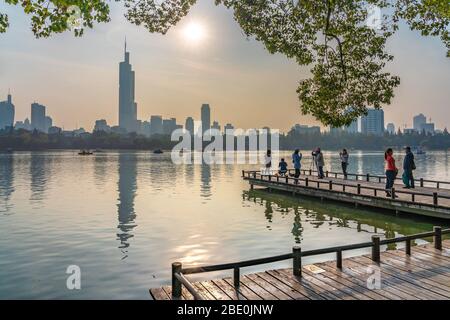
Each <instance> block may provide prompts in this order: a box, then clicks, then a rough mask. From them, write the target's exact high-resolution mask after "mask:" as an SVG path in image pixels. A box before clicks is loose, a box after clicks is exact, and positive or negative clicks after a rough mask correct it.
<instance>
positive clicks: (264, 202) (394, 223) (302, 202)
mask: <svg viewBox="0 0 450 320" xmlns="http://www.w3.org/2000/svg"><path fill="white" fill-rule="evenodd" d="M242 197H243V199H244V200H245V201H250V202H252V203H255V204H259V205H260V206H262V207H264V208H265V209H264V216H265V218H266V220H267V222H268V225H267V228H268V229H271V226H272V224H274V223H275V222H274V219H275V218H276V216H277V215H278V214H280V216H282V217H284V216H288V217H290V218H292V219H293V227H292V231H291V233H292V235H293V238H294V241H295V242H296V243H301V241H302V237H303V233H304V230H305V225H306V224H309V225H310V226H311V227H312V228H317V229H323V228H326V229H327V230H323V234H324V235H325V234H326V233H327V231H328V229H330V228H350V229H354V230H356V231H357V232H366V233H370V234H378V235H383V236H384V237H386V238H394V237H397V236H399V235H409V234H415V233H421V232H425V231H430V230H432V228H433V225H434V223H433V221H431V220H427V219H423V218H420V217H417V218H410V217H405V216H401V215H393V214H388V213H377V212H375V211H374V212H370V214H369V213H368V212H367V210H361V209H358V208H354V207H351V206H346V205H340V204H336V203H334V202H328V201H322V202H321V201H315V200H313V199H310V198H301V197H291V196H287V195H285V194H282V193H277V192H267V191H264V190H253V191H244V192H243V195H242ZM440 224H442V223H440ZM397 245H398V244H391V245H389V246H388V249H396V248H397Z"/></svg>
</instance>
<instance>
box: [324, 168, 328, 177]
mask: <svg viewBox="0 0 450 320" xmlns="http://www.w3.org/2000/svg"><path fill="white" fill-rule="evenodd" d="M325 177H327V178H328V170H327V171H325Z"/></svg>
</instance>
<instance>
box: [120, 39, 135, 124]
mask: <svg viewBox="0 0 450 320" xmlns="http://www.w3.org/2000/svg"><path fill="white" fill-rule="evenodd" d="M119 127H121V128H123V129H125V130H126V131H127V132H136V131H137V129H138V128H137V104H136V102H135V101H134V71H133V70H132V67H131V64H130V53H129V52H127V41H126V40H125V61H122V62H121V63H120V64H119Z"/></svg>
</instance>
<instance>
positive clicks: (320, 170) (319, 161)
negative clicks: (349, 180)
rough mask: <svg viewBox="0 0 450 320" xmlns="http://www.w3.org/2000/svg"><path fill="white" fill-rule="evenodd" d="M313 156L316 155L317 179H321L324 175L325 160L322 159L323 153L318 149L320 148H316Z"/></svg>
mask: <svg viewBox="0 0 450 320" xmlns="http://www.w3.org/2000/svg"><path fill="white" fill-rule="evenodd" d="M315 157H316V167H317V171H318V177H319V179H323V177H324V174H323V167H324V166H325V160H324V159H323V153H322V151H321V150H320V148H317V149H316V152H315Z"/></svg>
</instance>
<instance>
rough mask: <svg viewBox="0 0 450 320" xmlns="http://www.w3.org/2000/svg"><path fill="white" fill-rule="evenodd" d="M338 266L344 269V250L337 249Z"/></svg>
mask: <svg viewBox="0 0 450 320" xmlns="http://www.w3.org/2000/svg"><path fill="white" fill-rule="evenodd" d="M336 267H337V268H338V269H342V250H338V251H336Z"/></svg>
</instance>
